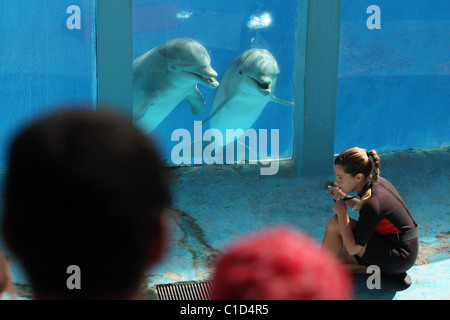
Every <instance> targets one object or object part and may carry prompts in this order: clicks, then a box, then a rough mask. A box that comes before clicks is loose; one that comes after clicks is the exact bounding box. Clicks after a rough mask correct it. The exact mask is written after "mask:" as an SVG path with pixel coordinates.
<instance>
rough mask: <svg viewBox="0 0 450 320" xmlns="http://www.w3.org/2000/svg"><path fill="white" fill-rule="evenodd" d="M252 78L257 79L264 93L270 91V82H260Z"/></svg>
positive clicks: (257, 83)
mask: <svg viewBox="0 0 450 320" xmlns="http://www.w3.org/2000/svg"><path fill="white" fill-rule="evenodd" d="M250 79H252V80H253V81H255V83H256V85H257V86H258V87H259V88H260V89H261V91H262V92H264V93H267V94H268V93H270V85H271V84H270V83H267V82H259V81H258V80H256V79H253V78H252V77H250Z"/></svg>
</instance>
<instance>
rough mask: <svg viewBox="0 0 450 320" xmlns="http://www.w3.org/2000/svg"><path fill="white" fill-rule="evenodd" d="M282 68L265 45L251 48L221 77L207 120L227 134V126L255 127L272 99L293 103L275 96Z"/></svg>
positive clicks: (234, 61)
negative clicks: (263, 47) (262, 47)
mask: <svg viewBox="0 0 450 320" xmlns="http://www.w3.org/2000/svg"><path fill="white" fill-rule="evenodd" d="M279 74H280V68H279V67H278V63H277V61H276V59H275V57H274V56H273V55H272V54H271V53H270V52H269V51H267V50H265V49H255V48H254V49H250V50H247V51H245V52H244V53H242V54H241V55H240V56H238V57H237V58H236V59H234V60H233V61H232V62H231V63H230V64H229V66H228V67H227V69H226V70H225V71H224V73H223V74H222V77H221V78H220V87H219V88H218V89H217V91H216V92H215V97H214V100H213V104H212V107H211V111H210V115H209V117H208V118H207V119H205V120H204V121H203V123H206V122H208V121H209V122H210V126H211V128H215V129H219V130H220V131H221V132H222V133H223V134H225V130H226V129H242V130H243V131H246V130H247V129H249V128H251V126H252V125H253V124H254V123H255V121H256V120H257V119H258V117H259V116H260V115H261V112H262V111H263V109H264V107H265V106H266V104H267V103H268V102H270V101H273V102H276V103H281V104H284V105H288V106H293V105H294V103H293V102H288V101H285V100H282V99H279V98H277V97H275V96H274V91H275V86H276V81H277V77H278V75H279Z"/></svg>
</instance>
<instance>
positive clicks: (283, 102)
mask: <svg viewBox="0 0 450 320" xmlns="http://www.w3.org/2000/svg"><path fill="white" fill-rule="evenodd" d="M271 101H273V102H276V103H280V104H284V105H286V106H293V105H294V102H290V101H286V100H283V99H280V98H277V97H275V96H272V99H271Z"/></svg>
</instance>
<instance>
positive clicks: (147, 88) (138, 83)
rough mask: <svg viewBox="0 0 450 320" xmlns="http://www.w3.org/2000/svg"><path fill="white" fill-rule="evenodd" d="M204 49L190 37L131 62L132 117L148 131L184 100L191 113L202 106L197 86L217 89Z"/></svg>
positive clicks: (198, 110)
mask: <svg viewBox="0 0 450 320" xmlns="http://www.w3.org/2000/svg"><path fill="white" fill-rule="evenodd" d="M210 64H211V58H210V56H209V54H208V52H207V51H206V49H205V48H204V47H203V46H202V45H201V44H200V43H199V42H197V41H196V40H194V39H191V38H176V39H172V40H169V41H167V42H165V43H163V44H161V45H159V46H157V47H155V48H153V49H151V50H150V51H148V52H147V53H145V54H143V55H142V56H140V57H138V58H137V59H135V60H134V61H133V118H134V120H135V121H138V120H142V123H141V124H140V126H141V127H143V128H144V129H145V130H146V131H148V132H150V131H152V130H153V129H154V128H156V127H157V126H158V125H159V124H160V123H161V122H162V121H163V120H164V119H165V118H166V117H167V116H168V115H169V113H170V112H171V111H172V110H173V109H174V108H175V107H176V106H177V105H178V104H179V103H180V102H181V101H182V100H183V99H186V100H187V102H188V103H189V104H190V106H191V109H192V113H193V114H197V113H200V112H202V111H203V110H204V109H205V101H204V99H203V96H202V95H201V93H200V91H199V90H198V88H197V83H201V84H203V85H205V86H207V87H210V88H217V87H218V86H219V83H218V82H217V81H216V79H215V77H217V73H216V71H214V69H213V68H212V67H211V65H210Z"/></svg>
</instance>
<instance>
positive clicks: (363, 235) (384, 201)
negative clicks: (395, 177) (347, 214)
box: [354, 177, 419, 274]
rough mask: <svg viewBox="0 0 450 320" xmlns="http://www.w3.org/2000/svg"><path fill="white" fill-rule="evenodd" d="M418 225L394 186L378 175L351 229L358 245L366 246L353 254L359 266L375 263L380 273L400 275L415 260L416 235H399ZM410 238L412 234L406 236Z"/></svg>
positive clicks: (406, 233) (416, 252)
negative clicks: (359, 253) (360, 252)
mask: <svg viewBox="0 0 450 320" xmlns="http://www.w3.org/2000/svg"><path fill="white" fill-rule="evenodd" d="M416 227H417V225H416V223H415V221H414V219H413V218H412V216H411V214H410V213H409V210H408V208H407V207H406V205H405V204H404V202H403V200H402V198H401V197H400V194H399V193H398V191H397V190H396V189H395V188H394V186H393V185H392V184H391V183H390V182H389V181H387V180H386V179H384V178H382V177H379V179H378V181H377V182H376V183H375V184H374V186H373V187H372V196H371V197H370V198H369V199H368V200H367V202H366V203H365V204H364V206H363V207H362V208H361V209H360V212H359V220H358V223H357V224H356V227H355V229H354V234H355V241H356V243H357V244H359V245H361V246H365V245H366V244H367V247H366V251H365V253H364V255H363V256H362V257H359V256H357V255H355V257H356V259H357V260H358V263H359V264H361V265H366V266H369V265H376V266H378V267H379V268H380V270H381V271H382V272H385V273H388V274H402V273H404V272H405V271H406V270H408V269H410V268H411V267H412V266H413V264H414V262H415V261H416V258H417V254H418V251H419V242H418V237H416V236H413V238H412V239H409V240H406V241H404V239H402V235H404V236H405V238H407V237H406V236H407V235H408V234H411V233H412V230H413V229H415V228H416ZM408 238H411V237H408Z"/></svg>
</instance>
